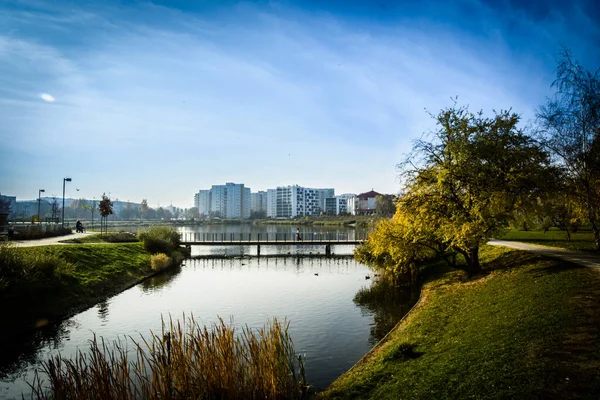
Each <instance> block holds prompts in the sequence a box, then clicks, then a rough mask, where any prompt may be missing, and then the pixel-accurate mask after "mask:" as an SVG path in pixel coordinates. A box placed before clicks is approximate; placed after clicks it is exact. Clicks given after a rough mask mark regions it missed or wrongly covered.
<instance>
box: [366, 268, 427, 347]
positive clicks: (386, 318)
mask: <svg viewBox="0 0 600 400" xmlns="http://www.w3.org/2000/svg"><path fill="white" fill-rule="evenodd" d="M418 295H419V291H418V289H415V288H410V287H399V286H396V285H394V284H393V283H392V282H391V280H388V279H379V280H377V281H375V282H373V284H372V285H371V286H370V287H364V288H362V289H360V290H359V291H358V292H357V293H356V295H355V296H354V303H355V304H356V305H358V306H359V307H360V309H361V310H362V311H363V312H366V313H370V314H373V322H374V325H373V326H372V327H371V334H370V337H369V342H370V343H371V344H375V343H377V342H378V341H380V340H381V339H382V338H383V337H384V336H385V335H386V334H387V333H388V332H389V331H390V330H391V329H392V328H393V327H394V326H395V325H396V324H397V323H398V321H399V320H400V319H401V318H402V317H403V316H404V315H405V314H406V313H407V312H408V311H409V310H410V308H411V307H412V306H413V304H414V303H415V302H416V300H417V298H418Z"/></svg>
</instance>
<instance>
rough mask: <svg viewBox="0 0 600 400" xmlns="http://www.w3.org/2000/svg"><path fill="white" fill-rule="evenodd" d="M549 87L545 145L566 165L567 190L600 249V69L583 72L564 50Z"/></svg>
mask: <svg viewBox="0 0 600 400" xmlns="http://www.w3.org/2000/svg"><path fill="white" fill-rule="evenodd" d="M552 87H553V88H555V89H556V92H555V94H554V96H553V97H552V98H550V99H548V100H547V101H546V104H544V105H542V106H541V107H540V108H539V109H538V111H537V117H538V121H539V122H540V125H541V127H542V133H543V143H544V144H545V145H546V146H547V148H548V149H549V150H550V151H551V152H552V154H553V155H554V158H555V161H556V162H557V163H558V164H559V165H560V166H561V167H562V168H563V169H564V172H565V176H566V182H565V184H566V186H567V188H568V193H569V194H570V196H571V198H572V201H573V204H575V208H576V211H577V212H578V213H579V214H580V215H581V216H582V217H583V218H585V219H587V220H588V222H589V223H590V224H591V226H592V230H593V232H594V239H595V242H596V248H597V249H599V250H600V226H599V220H600V69H598V70H597V71H596V72H595V73H592V72H590V71H586V70H585V69H584V68H583V67H582V66H581V65H580V64H579V63H578V62H577V61H575V60H573V58H572V56H571V53H570V51H569V50H568V49H563V50H562V53H561V58H560V60H559V62H558V65H557V69H556V80H555V81H554V82H553V83H552Z"/></svg>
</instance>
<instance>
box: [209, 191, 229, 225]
mask: <svg viewBox="0 0 600 400" xmlns="http://www.w3.org/2000/svg"><path fill="white" fill-rule="evenodd" d="M210 196H211V198H210V214H211V216H214V217H219V218H226V217H227V185H213V186H212V188H211V189H210Z"/></svg>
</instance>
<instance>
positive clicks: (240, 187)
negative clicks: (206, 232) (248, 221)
mask: <svg viewBox="0 0 600 400" xmlns="http://www.w3.org/2000/svg"><path fill="white" fill-rule="evenodd" d="M194 206H196V207H198V212H199V213H200V214H201V215H205V216H208V215H211V216H214V217H219V218H249V217H250V188H247V187H244V184H243V183H240V184H238V183H232V182H227V183H226V184H225V185H213V186H212V187H211V188H210V189H208V190H200V191H199V192H198V193H196V194H195V195H194Z"/></svg>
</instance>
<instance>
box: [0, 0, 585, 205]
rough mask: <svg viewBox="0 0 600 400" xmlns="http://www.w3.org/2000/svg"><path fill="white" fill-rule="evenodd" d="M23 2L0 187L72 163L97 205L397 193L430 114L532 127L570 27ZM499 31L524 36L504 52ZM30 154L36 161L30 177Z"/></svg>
mask: <svg viewBox="0 0 600 400" xmlns="http://www.w3.org/2000/svg"><path fill="white" fill-rule="evenodd" d="M27 4H28V6H27V7H25V9H22V8H17V7H13V8H12V9H9V13H8V18H7V22H6V23H5V24H6V25H7V26H6V27H7V29H5V30H4V32H8V33H5V34H3V35H0V104H3V106H2V107H1V108H0V119H1V120H2V121H3V122H4V124H3V125H2V126H0V140H4V141H5V142H8V146H7V149H8V151H10V155H11V157H9V158H8V159H6V162H7V163H8V162H10V163H11V169H10V172H0V187H2V188H3V191H6V192H12V193H16V194H18V195H19V196H25V197H27V193H29V192H32V193H33V191H34V190H33V189H32V188H34V187H37V186H38V181H44V180H51V179H55V180H58V179H56V178H55V177H56V176H59V177H60V176H62V175H63V174H65V173H70V172H69V171H73V170H74V169H73V164H72V160H73V157H72V156H71V155H73V154H75V155H77V156H81V157H85V163H83V164H82V165H79V166H78V168H77V173H78V174H80V176H78V177H76V178H78V179H80V180H84V181H86V183H87V187H88V190H89V191H90V192H91V191H94V194H97V193H96V192H99V191H100V192H101V191H109V188H107V186H110V188H112V189H111V190H110V191H112V192H113V193H119V192H120V193H122V197H127V198H131V199H135V198H141V197H142V196H146V197H150V198H154V199H156V200H158V201H160V202H161V203H165V202H167V201H170V200H171V199H173V200H177V201H179V202H180V203H181V204H182V205H185V204H189V203H190V202H191V198H192V194H193V192H194V191H196V190H198V189H199V188H201V187H208V186H210V185H211V184H213V183H218V182H222V181H241V182H244V183H246V184H247V185H249V186H250V187H252V188H253V189H265V188H267V187H273V186H276V185H283V184H291V183H299V184H303V185H307V186H311V185H313V186H317V185H319V186H335V187H336V188H337V189H338V190H339V191H340V192H349V191H354V192H357V191H362V190H364V189H365V188H366V189H370V188H371V187H375V188H376V189H378V190H380V191H388V192H392V191H395V190H397V182H396V181H395V179H394V177H395V170H394V165H395V164H396V163H397V162H398V161H399V159H400V156H401V153H402V152H405V151H407V150H408V146H409V144H410V141H411V140H412V139H414V138H416V137H418V136H419V135H420V134H421V133H422V132H424V131H426V130H428V129H429V128H430V127H431V126H432V124H431V120H430V118H429V117H428V116H427V114H426V113H425V112H424V109H425V108H427V109H429V110H431V111H434V112H435V111H436V110H437V109H439V108H441V107H444V106H446V105H448V104H450V97H454V96H458V97H459V100H460V102H461V103H468V104H470V105H471V106H472V107H474V108H476V109H479V108H482V109H485V110H487V111H491V109H493V108H494V109H500V108H509V107H513V108H514V109H515V110H517V111H519V112H521V113H523V115H524V117H525V118H529V117H531V116H532V112H533V109H534V108H535V107H536V106H537V104H539V102H540V101H542V100H543V97H544V95H545V94H546V93H547V92H548V86H549V82H550V80H551V77H552V68H553V65H552V62H553V60H552V59H551V57H550V56H549V55H551V54H555V52H556V49H557V47H555V46H557V45H558V43H555V42H553V41H552V40H551V38H550V37H549V36H548V35H549V32H550V33H552V32H554V33H556V32H561V35H562V32H563V31H562V29H563V28H564V27H563V26H562V25H561V24H560V21H559V22H557V20H554V19H551V20H549V22H547V23H540V25H539V26H535V25H532V24H531V23H530V19H531V18H530V16H529V15H528V14H527V13H525V14H519V13H518V12H513V11H510V12H508V11H506V12H504V14H501V17H500V18H498V16H497V14H494V12H493V9H492V8H490V5H486V4H483V3H478V2H475V1H470V2H469V4H470V5H471V6H472V10H474V12H477V13H479V15H481V16H482V17H483V18H484V19H483V20H485V21H486V27H485V31H484V32H485V34H483V35H482V34H475V33H473V32H472V29H471V30H469V29H466V28H462V27H461V28H457V26H461V25H460V23H461V21H455V22H457V23H458V25H456V24H454V25H453V24H450V23H449V22H448V21H446V22H440V20H439V15H435V16H433V15H423V16H421V17H419V18H415V17H411V18H408V17H406V16H404V17H403V16H402V15H401V14H399V16H398V17H397V18H396V19H395V20H394V21H393V22H392V23H390V22H389V21H387V22H386V23H383V24H378V23H376V21H377V18H376V17H375V16H374V17H372V18H371V19H370V18H369V17H368V16H364V17H361V19H360V21H358V22H357V19H356V18H349V17H347V16H341V15H338V14H336V13H335V12H333V11H332V12H329V13H323V12H317V11H314V10H310V9H305V8H300V7H299V6H295V5H293V4H291V5H290V4H287V5H285V4H281V3H276V4H274V5H273V6H271V7H262V6H261V7H259V6H254V5H251V4H240V5H235V6H231V7H229V8H227V9H225V10H219V11H218V12H217V11H213V12H212V13H208V12H203V13H187V12H182V11H179V10H173V9H170V8H166V7H162V6H157V5H155V4H139V3H137V4H135V5H133V6H124V7H117V6H104V5H102V6H96V5H95V6H93V7H94V8H91V7H92V6H90V7H88V8H86V9H85V10H82V9H81V6H80V5H78V4H77V3H59V4H58V5H56V7H52V10H49V8H48V7H44V5H42V4H36V3H27ZM457 7H458V6H457ZM457 15H460V13H457ZM510 24H513V25H514V26H515V27H516V28H515V29H517V30H518V31H527V32H529V35H530V37H531V38H532V39H531V40H530V39H528V38H527V37H525V36H524V37H521V38H520V40H521V42H519V43H516V42H515V37H514V35H513V34H512V33H511V31H510V30H507V26H510ZM586 24H587V23H586ZM586 26H587V25H586ZM586 29H588V28H586ZM593 29H594V28H593V27H591V26H590V27H589V30H593ZM586 32H587V31H586ZM570 35H572V33H569V34H568V35H567V36H564V37H565V38H569V37H571V36H570ZM543 37H545V38H546V39H544V40H545V42H544V43H545V45H544V46H542V47H541V48H538V46H540V45H539V39H540V38H543ZM40 93H44V95H43V96H46V97H42V99H43V100H45V101H46V102H48V101H51V100H50V99H54V97H55V98H56V101H55V102H54V103H53V104H52V106H49V105H48V104H47V103H46V102H41V101H40V100H39V99H40ZM23 115H27V118H25V119H24V118H23ZM9 138H10V140H8V139H9ZM49 154H52V155H54V156H50V155H49ZM56 154H69V156H68V157H65V156H60V157H56ZM109 154H110V157H109V156H108V155H109ZM31 157H36V158H37V159H40V160H41V162H42V163H47V164H48V165H47V166H46V168H43V170H42V169H39V168H38V169H35V168H33V169H32V167H31V166H30V165H29V164H28V163H27V161H26V160H28V159H31ZM15 165H16V167H15ZM27 172H32V173H29V174H28V173H27ZM31 175H35V178H31ZM107 175H108V176H107ZM23 177H28V178H27V179H23ZM157 182H160V184H159V183H157ZM82 186H83V187H84V188H85V187H86V186H85V185H82ZM164 193H169V194H168V195H165V194H164ZM84 195H85V193H84Z"/></svg>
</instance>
